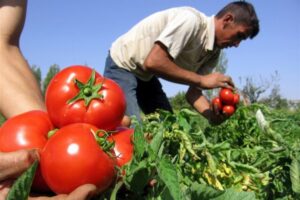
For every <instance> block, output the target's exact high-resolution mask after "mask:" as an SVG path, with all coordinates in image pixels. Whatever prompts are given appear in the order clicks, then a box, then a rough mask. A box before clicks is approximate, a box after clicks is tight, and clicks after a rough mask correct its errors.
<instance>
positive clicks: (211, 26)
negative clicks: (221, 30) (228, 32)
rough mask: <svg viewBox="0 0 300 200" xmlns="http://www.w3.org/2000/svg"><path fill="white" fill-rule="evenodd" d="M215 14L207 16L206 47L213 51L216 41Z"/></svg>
mask: <svg viewBox="0 0 300 200" xmlns="http://www.w3.org/2000/svg"><path fill="white" fill-rule="evenodd" d="M214 17H215V16H214V15H212V16H211V17H207V43H206V45H205V49H207V50H209V51H212V50H214V43H215V20H214Z"/></svg>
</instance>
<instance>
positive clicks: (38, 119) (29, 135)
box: [0, 110, 54, 192]
mask: <svg viewBox="0 0 300 200" xmlns="http://www.w3.org/2000/svg"><path fill="white" fill-rule="evenodd" d="M53 128H54V127H53V125H52V123H51V121H50V118H49V116H48V114H47V113H45V112H43V111H38V110H34V111H29V112H25V113H23V114H20V115H17V116H15V117H12V118H10V119H8V120H7V121H5V122H4V124H3V125H2V128H1V129H0V151H2V152H11V151H17V150H20V149H33V148H37V149H40V150H42V149H43V147H44V146H45V144H46V142H47V134H48V132H49V131H51V130H52V129H53ZM33 189H34V190H36V191H39V192H45V191H49V190H50V189H49V188H48V187H47V185H46V183H45V182H44V180H43V178H42V176H41V175H40V170H39V169H38V170H37V172H36V176H35V179H34V182H33Z"/></svg>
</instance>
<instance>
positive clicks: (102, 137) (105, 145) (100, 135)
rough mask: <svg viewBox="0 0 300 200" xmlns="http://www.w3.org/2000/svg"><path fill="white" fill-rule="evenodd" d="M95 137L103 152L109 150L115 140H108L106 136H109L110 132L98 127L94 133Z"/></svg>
mask: <svg viewBox="0 0 300 200" xmlns="http://www.w3.org/2000/svg"><path fill="white" fill-rule="evenodd" d="M94 136H95V139H96V141H97V143H98V144H99V145H100V146H101V148H102V150H103V151H105V152H109V151H110V150H111V149H112V148H113V147H114V145H115V142H114V141H113V142H110V141H108V139H107V138H108V137H109V136H110V132H108V131H105V130H102V129H99V130H97V131H96V133H94Z"/></svg>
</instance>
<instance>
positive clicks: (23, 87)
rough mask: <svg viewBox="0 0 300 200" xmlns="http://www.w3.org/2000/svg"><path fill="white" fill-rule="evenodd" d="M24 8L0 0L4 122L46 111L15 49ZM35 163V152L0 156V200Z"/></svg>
mask: <svg viewBox="0 0 300 200" xmlns="http://www.w3.org/2000/svg"><path fill="white" fill-rule="evenodd" d="M26 6H27V1H26V0H0V113H2V114H3V115H4V117H5V118H7V119H8V118H10V117H13V116H16V115H19V114H21V113H23V112H27V111H30V110H43V111H45V110H46V108H45V105H44V102H43V97H42V94H41V90H40V88H39V85H38V83H37V81H36V79H35V77H34V74H33V73H32V71H31V69H30V67H29V65H28V63H27V62H26V60H25V59H24V57H23V55H22V53H21V50H20V47H19V39H20V36H21V33H22V29H23V26H24V22H25V16H26ZM0 128H1V127H0ZM38 159H39V154H38V151H37V150H36V149H32V150H20V151H16V152H10V153H3V152H0V200H2V199H6V196H7V194H8V191H9V189H10V187H11V185H12V184H13V182H14V180H15V179H16V178H18V176H19V175H20V174H22V173H23V172H24V171H25V170H26V169H27V168H28V167H29V166H30V165H31V164H32V163H33V162H34V161H35V160H38ZM96 193H97V188H96V186H94V185H91V184H86V185H82V186H80V187H78V188H77V189H76V190H74V191H73V192H72V193H70V194H68V195H57V196H53V197H46V196H44V197H42V196H39V197H37V196H36V197H30V198H29V199H40V200H48V199H53V200H75V199H76V200H79V199H82V200H84V199H88V198H90V197H91V196H93V195H95V194H96Z"/></svg>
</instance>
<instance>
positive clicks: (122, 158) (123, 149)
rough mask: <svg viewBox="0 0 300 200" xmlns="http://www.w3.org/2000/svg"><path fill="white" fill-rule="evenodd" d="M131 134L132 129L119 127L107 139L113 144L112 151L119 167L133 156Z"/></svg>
mask: <svg viewBox="0 0 300 200" xmlns="http://www.w3.org/2000/svg"><path fill="white" fill-rule="evenodd" d="M133 133H134V129H132V128H126V127H120V128H118V129H117V132H114V133H113V134H112V135H111V136H110V137H109V138H108V140H109V141H113V142H114V143H115V145H114V148H113V151H114V155H115V156H116V160H117V165H118V166H119V167H122V166H123V165H125V164H127V163H128V162H129V161H130V160H131V158H132V156H133V143H132V137H133Z"/></svg>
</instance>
